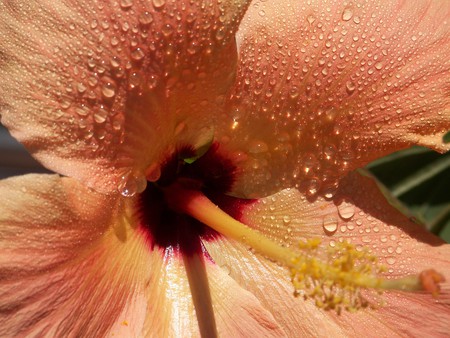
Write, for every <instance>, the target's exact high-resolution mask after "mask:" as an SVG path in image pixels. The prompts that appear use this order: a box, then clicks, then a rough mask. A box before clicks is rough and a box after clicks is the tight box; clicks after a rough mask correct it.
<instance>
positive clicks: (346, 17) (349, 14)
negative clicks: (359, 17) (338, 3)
mask: <svg viewBox="0 0 450 338" xmlns="http://www.w3.org/2000/svg"><path fill="white" fill-rule="evenodd" d="M352 17H353V10H352V9H351V8H346V9H344V11H343V12H342V20H344V21H349V20H350V19H351V18H352Z"/></svg>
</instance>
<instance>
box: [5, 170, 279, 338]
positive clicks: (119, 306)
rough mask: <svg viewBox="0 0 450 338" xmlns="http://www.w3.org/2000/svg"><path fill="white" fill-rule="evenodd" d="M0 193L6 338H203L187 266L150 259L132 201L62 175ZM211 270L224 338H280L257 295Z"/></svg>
mask: <svg viewBox="0 0 450 338" xmlns="http://www.w3.org/2000/svg"><path fill="white" fill-rule="evenodd" d="M0 194H1V195H2V196H8V199H5V200H4V203H2V204H1V205H0V248H1V250H0V304H1V305H0V323H2V325H1V326H0V336H86V337H102V336H107V335H115V336H120V337H140V336H145V337H147V336H158V337H159V336H174V337H178V336H183V337H197V336H198V334H199V332H198V322H197V319H196V316H195V310H194V306H193V302H192V297H191V294H190V288H189V283H188V279H187V276H186V271H185V267H184V264H183V260H182V259H180V255H179V253H177V252H176V250H174V249H173V248H170V247H169V248H167V249H166V250H165V252H164V254H162V253H163V252H162V251H160V250H155V251H152V250H151V248H150V246H149V243H148V242H147V240H146V237H145V236H142V233H141V232H140V230H138V228H136V226H135V225H133V224H132V221H130V220H132V219H133V216H130V214H129V211H130V210H128V209H127V207H126V206H127V205H128V203H131V201H130V199H127V200H126V203H123V202H122V203H118V201H117V199H115V198H112V197H109V196H104V195H101V194H98V193H96V192H93V191H91V190H89V189H87V188H86V187H84V186H83V185H81V184H80V183H78V182H77V181H76V180H73V179H70V178H60V177H58V176H56V175H26V176H21V177H15V178H10V179H6V180H1V181H0ZM129 205H131V204H129ZM206 268H207V275H208V277H209V283H210V289H211V295H212V300H213V306H214V310H215V315H216V322H217V327H218V331H219V333H220V334H221V335H224V336H228V335H234V336H235V335H248V334H250V333H261V336H267V337H269V336H282V334H283V331H282V329H281V328H280V326H279V325H278V324H277V323H276V322H275V320H274V319H273V317H272V316H271V315H270V313H269V312H268V311H267V310H265V309H264V308H263V307H262V306H261V304H260V303H259V301H258V300H257V299H256V298H255V297H254V296H253V295H252V294H250V293H249V292H247V291H245V290H243V289H241V288H240V287H239V286H238V285H237V284H236V283H235V282H234V281H233V280H232V279H231V278H229V276H227V275H226V274H225V273H224V272H223V271H222V270H221V269H220V268H219V267H217V266H216V265H215V264H214V263H213V262H211V261H208V262H207V264H206ZM244 320H245V322H243V321H244Z"/></svg>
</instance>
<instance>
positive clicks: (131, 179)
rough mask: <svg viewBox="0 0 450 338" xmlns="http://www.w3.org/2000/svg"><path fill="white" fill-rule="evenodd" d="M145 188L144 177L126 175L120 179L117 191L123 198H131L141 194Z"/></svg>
mask: <svg viewBox="0 0 450 338" xmlns="http://www.w3.org/2000/svg"><path fill="white" fill-rule="evenodd" d="M146 187H147V179H146V178H145V176H144V175H136V174H128V175H123V176H122V177H121V181H120V183H119V185H118V187H117V190H118V191H119V192H120V194H121V195H122V196H124V197H133V196H134V195H136V194H137V193H141V192H143V191H144V190H145V188H146Z"/></svg>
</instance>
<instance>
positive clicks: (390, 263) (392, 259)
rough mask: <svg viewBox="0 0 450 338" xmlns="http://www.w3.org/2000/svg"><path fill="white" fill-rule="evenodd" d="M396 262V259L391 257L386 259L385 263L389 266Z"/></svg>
mask: <svg viewBox="0 0 450 338" xmlns="http://www.w3.org/2000/svg"><path fill="white" fill-rule="evenodd" d="M395 261H396V259H395V258H394V257H392V256H389V257H386V263H388V264H389V265H392V264H394V263H395Z"/></svg>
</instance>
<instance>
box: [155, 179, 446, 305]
mask: <svg viewBox="0 0 450 338" xmlns="http://www.w3.org/2000/svg"><path fill="white" fill-rule="evenodd" d="M164 193H165V198H166V202H167V203H168V205H169V207H170V208H171V209H172V210H174V211H176V212H178V213H183V214H187V215H189V216H191V217H193V218H195V219H197V220H198V221H200V222H202V223H203V224H205V225H207V226H209V227H211V228H212V229H214V230H216V231H217V232H219V233H221V234H222V235H224V236H226V237H228V238H232V239H234V240H236V241H238V242H241V243H243V244H245V245H247V246H249V247H251V248H252V249H253V250H254V251H256V252H258V253H260V254H262V255H263V256H265V257H266V258H268V259H270V260H272V261H275V262H277V263H279V264H281V265H283V266H285V267H287V268H288V269H289V270H290V273H291V280H292V283H293V284H294V287H295V290H296V292H295V294H297V295H302V296H304V297H305V298H312V299H314V300H315V301H316V305H317V306H319V307H322V308H325V309H336V310H337V311H338V312H339V311H340V310H341V309H342V308H344V309H346V310H350V311H352V310H356V309H358V308H361V307H365V306H367V305H368V303H367V301H365V300H364V299H363V297H362V296H361V294H360V290H361V289H363V288H364V289H377V290H402V291H419V290H422V291H426V292H429V293H432V294H433V296H436V295H437V294H438V292H439V283H441V282H443V281H444V280H445V279H444V277H443V276H442V275H441V274H439V273H438V272H436V271H434V270H426V271H423V272H422V273H420V274H419V275H412V276H406V277H403V278H399V279H385V278H382V277H379V274H380V273H381V272H383V267H382V266H380V265H378V264H377V263H376V257H374V256H372V255H370V254H369V253H368V252H367V251H364V250H363V251H358V250H356V248H355V247H354V246H353V245H351V244H349V243H340V244H339V245H337V246H336V247H335V248H328V249H322V248H321V247H320V240H319V239H310V240H308V241H306V242H300V243H299V245H298V247H297V250H293V249H291V248H287V247H284V246H282V245H280V244H278V243H277V242H275V241H273V240H271V239H270V238H268V237H266V236H264V235H263V234H261V233H259V232H258V231H256V230H254V229H252V228H250V227H248V226H247V225H245V224H243V223H242V222H239V221H238V220H236V219H234V218H232V217H231V216H229V215H228V214H227V213H225V212H224V211H223V210H221V209H220V208H219V207H218V206H217V205H215V204H214V203H213V202H212V201H211V200H210V199H209V198H208V197H207V196H205V195H204V194H203V193H202V192H201V191H200V190H195V189H191V188H185V187H184V186H183V185H182V184H180V183H174V184H173V185H171V186H170V187H167V188H164ZM319 249H322V250H319ZM319 257H320V258H319Z"/></svg>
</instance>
